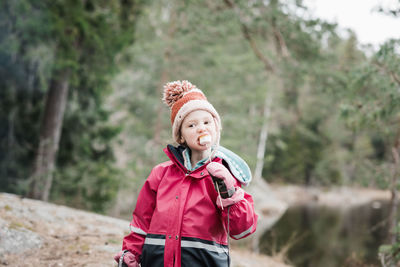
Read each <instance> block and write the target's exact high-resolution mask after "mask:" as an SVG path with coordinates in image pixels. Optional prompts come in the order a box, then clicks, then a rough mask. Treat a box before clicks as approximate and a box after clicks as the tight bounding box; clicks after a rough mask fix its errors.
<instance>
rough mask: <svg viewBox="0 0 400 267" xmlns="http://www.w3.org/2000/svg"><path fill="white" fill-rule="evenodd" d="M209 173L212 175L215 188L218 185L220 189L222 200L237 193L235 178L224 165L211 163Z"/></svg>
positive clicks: (208, 168)
mask: <svg viewBox="0 0 400 267" xmlns="http://www.w3.org/2000/svg"><path fill="white" fill-rule="evenodd" d="M207 171H208V173H209V174H210V175H211V177H212V179H213V182H214V187H216V185H215V183H217V186H218V189H217V188H215V190H217V191H219V193H220V195H221V197H222V198H230V197H232V195H233V194H234V193H235V191H236V190H235V182H236V181H235V178H233V176H232V175H231V173H230V172H229V170H228V169H227V168H226V167H225V166H224V165H222V164H220V163H217V162H211V163H209V164H208V165H207Z"/></svg>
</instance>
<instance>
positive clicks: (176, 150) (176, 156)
mask: <svg viewBox="0 0 400 267" xmlns="http://www.w3.org/2000/svg"><path fill="white" fill-rule="evenodd" d="M184 150H185V147H184V146H178V147H175V146H173V145H168V146H167V147H166V148H164V152H165V154H167V156H168V158H169V159H170V160H171V161H172V162H173V163H174V164H175V165H176V166H177V167H178V168H179V169H181V170H182V171H183V172H184V173H186V174H190V175H191V176H193V177H196V178H201V177H204V176H205V175H208V172H207V170H206V169H205V166H206V165H207V164H204V165H203V166H201V167H199V168H197V169H196V170H194V171H189V170H188V169H187V168H186V167H185V164H184V158H183V154H182V153H183V151H184ZM212 161H222V160H221V159H219V158H214V159H213V160H212Z"/></svg>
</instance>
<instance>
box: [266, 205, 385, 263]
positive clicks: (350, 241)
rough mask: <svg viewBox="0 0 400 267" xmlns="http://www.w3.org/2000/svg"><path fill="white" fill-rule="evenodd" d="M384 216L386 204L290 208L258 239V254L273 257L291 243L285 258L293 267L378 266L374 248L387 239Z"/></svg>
mask: <svg viewBox="0 0 400 267" xmlns="http://www.w3.org/2000/svg"><path fill="white" fill-rule="evenodd" d="M388 213H389V203H387V202H386V203H382V202H372V203H370V204H368V205H363V206H357V207H352V208H347V209H343V208H341V209H335V208H328V207H321V206H312V205H308V206H297V207H292V208H289V209H288V210H287V212H286V213H285V214H284V215H283V217H282V218H281V219H280V220H279V221H278V223H277V224H276V225H275V226H274V227H273V228H271V229H270V230H269V231H267V232H266V233H265V234H264V235H263V236H262V238H261V240H260V251H261V252H264V253H266V254H268V255H271V254H274V253H275V252H277V251H279V250H280V249H282V248H283V247H284V246H285V245H287V244H288V243H292V242H291V241H290V240H292V241H294V243H293V246H292V247H291V248H290V249H289V250H288V253H287V256H288V259H289V261H290V262H291V263H292V264H293V265H294V266H299V267H319V266H320V267H330V266H332V267H333V266H335V267H336V266H351V265H352V264H354V262H359V261H362V262H363V263H368V264H369V266H380V264H379V259H378V248H379V246H380V245H381V244H382V242H383V241H384V240H385V237H386V235H387V225H386V224H385V219H386V218H387V215H388Z"/></svg>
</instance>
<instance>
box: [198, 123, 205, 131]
mask: <svg viewBox="0 0 400 267" xmlns="http://www.w3.org/2000/svg"><path fill="white" fill-rule="evenodd" d="M205 129H206V126H205V125H204V124H200V125H199V127H198V128H197V130H198V131H199V132H203V131H204V130H205Z"/></svg>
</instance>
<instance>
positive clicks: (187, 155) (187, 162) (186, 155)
mask: <svg viewBox="0 0 400 267" xmlns="http://www.w3.org/2000/svg"><path fill="white" fill-rule="evenodd" d="M183 158H184V159H185V167H186V169H188V170H189V171H194V170H196V169H197V168H200V167H201V166H203V165H204V164H205V163H206V161H207V159H208V158H204V159H202V160H200V161H199V162H197V163H196V165H195V166H194V167H193V168H192V162H191V160H190V149H189V148H186V149H185V150H184V151H183Z"/></svg>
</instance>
